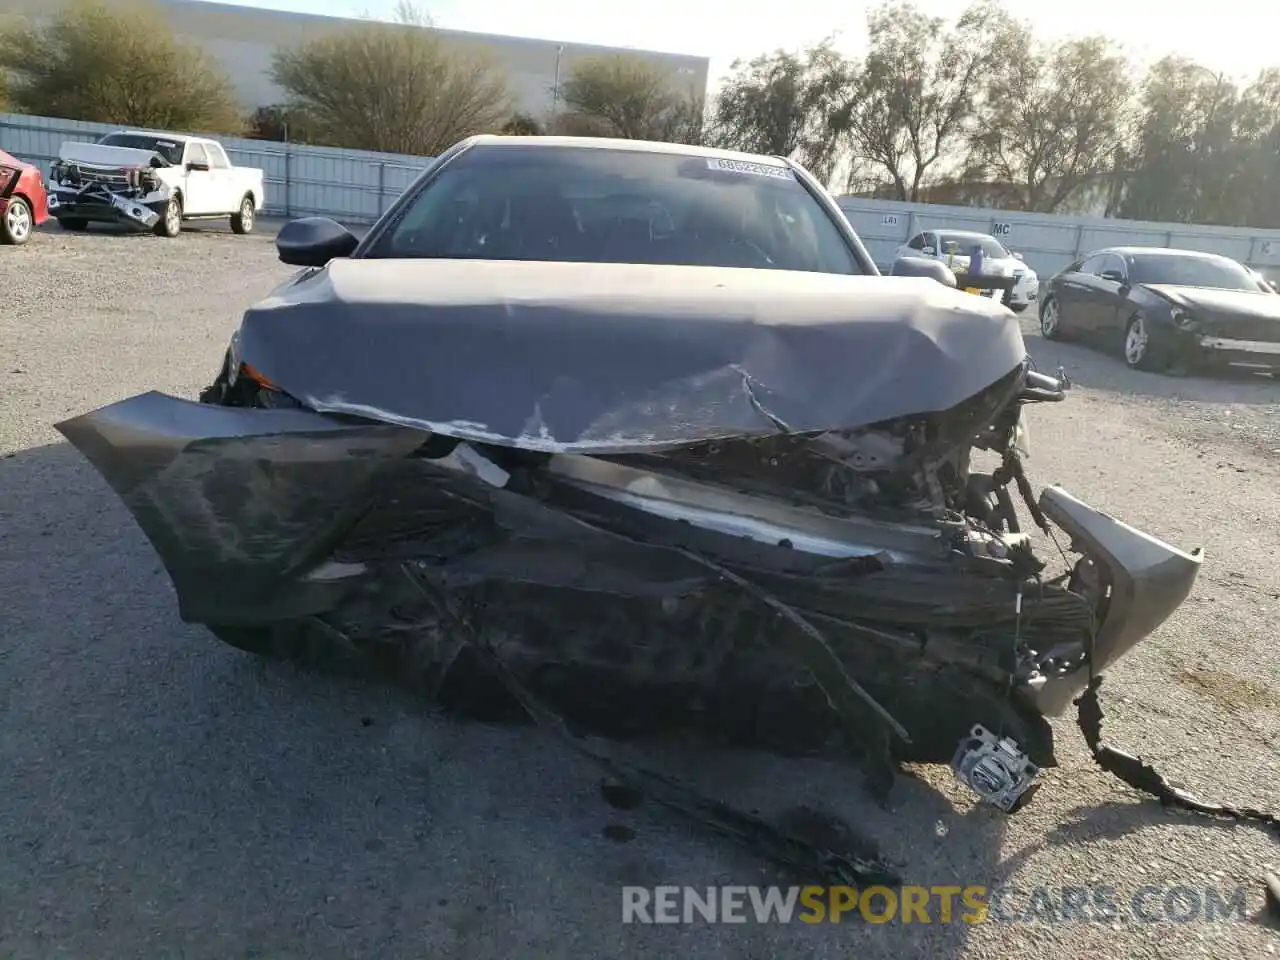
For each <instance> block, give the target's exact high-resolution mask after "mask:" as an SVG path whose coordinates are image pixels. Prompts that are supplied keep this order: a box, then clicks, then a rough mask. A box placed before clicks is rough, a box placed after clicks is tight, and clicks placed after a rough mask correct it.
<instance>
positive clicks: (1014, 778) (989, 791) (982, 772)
mask: <svg viewBox="0 0 1280 960" xmlns="http://www.w3.org/2000/svg"><path fill="white" fill-rule="evenodd" d="M951 769H952V771H953V772H954V773H955V775H956V779H957V780H959V781H960V782H961V783H963V784H964V785H965V786H966V787H968V788H969V789H970V790H972V791H973V792H974V793H976V794H977V795H978V797H979V798H980V799H981V800H982V802H983V803H988V804H991V806H993V807H999V808H1000V809H1001V810H1003V811H1004V812H1005V813H1016V812H1017V811H1018V810H1020V809H1021V808H1022V807H1024V806H1026V804H1027V803H1028V802H1030V800H1031V798H1032V796H1034V795H1035V792H1036V790H1038V789H1040V785H1039V784H1038V783H1033V782H1032V781H1033V780H1035V778H1036V777H1037V776H1039V774H1040V768H1039V767H1037V766H1036V765H1035V764H1034V763H1032V762H1031V760H1030V759H1029V758H1028V757H1027V755H1026V754H1025V753H1023V752H1022V748H1021V747H1019V746H1018V744H1017V743H1016V742H1015V741H1014V740H1011V739H1010V738H1009V737H997V736H996V735H995V734H994V733H992V732H991V731H990V730H988V729H987V728H986V727H984V726H982V724H974V727H973V729H972V730H970V731H969V735H968V736H967V737H965V738H964V739H962V740H961V741H960V745H959V747H957V749H956V755H955V757H953V758H952V760H951Z"/></svg>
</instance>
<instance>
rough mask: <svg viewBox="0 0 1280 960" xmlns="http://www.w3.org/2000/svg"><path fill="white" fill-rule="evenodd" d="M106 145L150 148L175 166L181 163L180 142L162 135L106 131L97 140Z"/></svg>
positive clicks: (141, 148)
mask: <svg viewBox="0 0 1280 960" xmlns="http://www.w3.org/2000/svg"><path fill="white" fill-rule="evenodd" d="M98 142H99V143H100V144H102V145H103V146H107V147H131V148H133V149H134V150H150V151H151V152H152V153H158V154H160V156H162V157H164V158H165V160H167V161H169V163H171V164H174V165H175V166H176V165H178V164H180V163H182V144H181V143H177V142H175V141H173V140H165V139H164V138H163V137H152V136H148V135H146V134H142V133H108V134H107V135H106V136H105V137H103V138H102V139H101V140H99V141H98Z"/></svg>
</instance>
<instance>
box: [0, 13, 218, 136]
mask: <svg viewBox="0 0 1280 960" xmlns="http://www.w3.org/2000/svg"><path fill="white" fill-rule="evenodd" d="M0 72H7V73H8V74H9V75H10V77H11V86H10V90H9V96H10V99H11V102H12V105H13V107H15V108H16V109H18V110H20V111H22V112H24V113H32V114H39V115H42V116H54V117H66V118H68V119H72V120H89V121H95V122H98V123H117V124H122V125H128V126H139V127H162V128H168V129H174V130H199V131H204V132H210V133H239V132H240V130H241V129H242V126H243V123H242V120H241V118H240V115H239V109H238V108H237V105H236V101H235V96H234V93H233V91H232V86H231V81H230V79H229V78H228V77H227V75H226V73H225V72H224V71H223V70H221V69H220V68H219V67H218V65H217V64H216V62H215V61H214V60H213V59H212V58H211V57H210V56H209V55H208V54H206V53H205V52H204V51H203V50H201V49H200V48H199V47H196V46H192V45H190V44H185V43H181V42H179V41H178V40H177V39H176V38H175V37H174V35H173V32H172V31H171V30H169V29H168V26H167V24H166V22H165V18H164V13H163V12H162V11H160V10H155V9H147V8H145V7H135V8H132V9H128V10H118V9H109V8H107V7H105V6H102V5H99V4H95V3H82V4H76V5H73V6H67V7H64V8H62V9H60V10H56V11H54V12H53V13H52V15H51V16H50V17H49V18H48V19H47V20H45V21H44V22H41V23H34V24H27V23H18V24H15V25H12V26H10V27H8V28H7V29H6V30H5V31H4V32H3V33H2V34H0Z"/></svg>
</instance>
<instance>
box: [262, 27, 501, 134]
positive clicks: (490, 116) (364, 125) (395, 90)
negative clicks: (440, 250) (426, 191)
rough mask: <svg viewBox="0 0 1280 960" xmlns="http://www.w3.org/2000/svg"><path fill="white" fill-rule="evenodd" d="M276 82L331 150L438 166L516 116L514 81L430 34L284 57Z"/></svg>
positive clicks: (369, 31)
mask: <svg viewBox="0 0 1280 960" xmlns="http://www.w3.org/2000/svg"><path fill="white" fill-rule="evenodd" d="M272 73H273V76H274V78H275V81H276V83H278V84H279V85H280V86H281V87H282V88H283V89H284V90H286V91H287V92H288V94H289V96H290V106H291V107H292V108H293V109H295V110H298V111H300V112H301V113H302V114H304V115H305V116H306V118H307V123H308V129H309V130H310V131H311V132H312V134H313V135H314V136H315V137H316V138H317V140H319V141H320V142H323V143H328V144H331V145H333V146H341V147H354V148H359V149H366V150H384V151H388V152H393V153H409V154H415V155H419V156H433V155H435V154H437V153H439V152H440V151H442V150H444V149H446V148H448V147H449V146H450V145H452V144H453V143H456V142H457V141H458V140H461V139H463V138H465V137H468V136H471V135H472V134H476V133H483V132H485V131H490V130H496V129H498V128H499V127H501V126H502V124H503V122H504V121H505V120H506V119H507V118H508V117H509V116H510V113H511V104H510V97H509V94H508V90H507V84H506V79H505V77H503V76H502V75H501V74H500V73H499V72H498V71H497V70H496V69H495V68H494V67H493V66H491V65H490V64H489V63H488V62H486V61H483V60H479V59H474V58H464V57H458V56H454V55H452V54H450V53H448V52H447V51H445V50H444V49H443V48H442V46H441V44H440V41H439V40H438V39H436V37H434V36H433V35H432V32H431V31H430V30H417V29H409V28H407V27H405V26H395V25H388V24H369V25H363V24H362V25H360V26H357V27H352V28H351V29H349V30H344V31H342V32H341V33H336V34H332V35H330V36H326V37H321V38H319V39H316V40H312V41H310V42H308V43H305V44H303V45H302V46H300V47H297V48H293V49H282V50H278V51H277V52H276V55H275V62H274V68H273V71H272Z"/></svg>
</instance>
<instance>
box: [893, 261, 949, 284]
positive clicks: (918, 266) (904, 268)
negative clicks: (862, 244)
mask: <svg viewBox="0 0 1280 960" xmlns="http://www.w3.org/2000/svg"><path fill="white" fill-rule="evenodd" d="M889 275H890V276H893V277H929V278H930V279H932V280H937V281H938V282H939V283H940V284H942V285H943V286H944V287H951V288H952V289H954V288H955V285H956V275H955V274H954V273H952V272H951V271H950V270H948V269H947V266H946V264H943V263H939V262H938V261H937V260H926V259H925V258H924V257H899V258H898V259H897V260H895V261H893V269H891V270H890V271H889Z"/></svg>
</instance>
